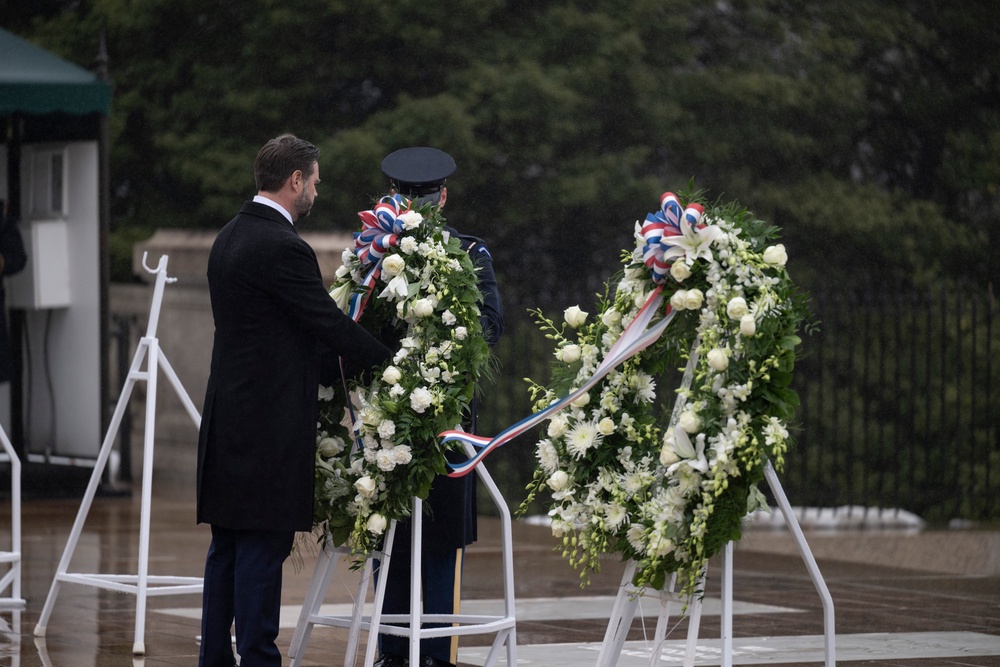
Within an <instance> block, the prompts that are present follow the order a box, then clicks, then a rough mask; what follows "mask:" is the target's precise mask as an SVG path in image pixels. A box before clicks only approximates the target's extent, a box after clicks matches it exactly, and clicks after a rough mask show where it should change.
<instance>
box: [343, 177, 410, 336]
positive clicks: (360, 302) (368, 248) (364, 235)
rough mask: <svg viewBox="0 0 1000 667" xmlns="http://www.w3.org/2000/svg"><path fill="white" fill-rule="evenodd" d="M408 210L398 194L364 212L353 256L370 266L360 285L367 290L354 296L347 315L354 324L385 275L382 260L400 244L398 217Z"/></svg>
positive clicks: (406, 202)
mask: <svg viewBox="0 0 1000 667" xmlns="http://www.w3.org/2000/svg"><path fill="white" fill-rule="evenodd" d="M407 210H409V201H407V200H406V199H404V198H403V197H402V196H400V195H399V194H395V195H392V196H386V197H382V199H380V200H379V202H378V203H377V204H376V205H375V207H374V208H372V209H371V210H370V211H361V212H359V213H358V217H359V218H361V231H360V232H355V233H354V254H355V255H357V257H358V259H359V260H360V261H361V263H362V264H364V265H366V266H367V265H369V264H370V265H371V268H370V269H369V270H368V273H367V274H366V275H365V279H364V280H363V281H361V286H362V287H364V288H365V289H364V290H362V291H360V292H355V293H354V294H352V295H351V299H350V302H349V303H348V308H347V314H348V315H350V316H351V319H353V320H354V321H355V322H357V321H358V319H359V318H360V317H361V313H362V312H363V311H364V308H365V304H367V303H368V297H369V295H370V294H371V291H372V288H373V287H374V285H375V281H376V280H378V277H379V276H380V275H381V274H382V258H383V257H385V253H386V252H388V250H389V248H394V247H396V246H398V245H399V241H400V239H402V237H403V223H402V222H400V220H399V216H400V215H402V214H403V213H405V212H406V211H407Z"/></svg>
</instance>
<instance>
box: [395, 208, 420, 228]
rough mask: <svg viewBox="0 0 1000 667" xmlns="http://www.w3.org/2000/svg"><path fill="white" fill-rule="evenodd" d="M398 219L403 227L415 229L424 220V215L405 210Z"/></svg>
mask: <svg viewBox="0 0 1000 667" xmlns="http://www.w3.org/2000/svg"><path fill="white" fill-rule="evenodd" d="M399 221H400V222H401V223H403V229H416V228H417V227H419V226H420V223H421V222H423V221H424V216H422V215H420V214H419V213H417V212H416V211H407V212H406V213H403V214H402V215H400V216H399Z"/></svg>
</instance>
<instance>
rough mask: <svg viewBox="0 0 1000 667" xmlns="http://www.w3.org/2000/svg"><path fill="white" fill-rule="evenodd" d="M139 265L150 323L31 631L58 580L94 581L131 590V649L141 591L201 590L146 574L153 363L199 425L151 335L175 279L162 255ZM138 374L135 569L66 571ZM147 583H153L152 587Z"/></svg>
mask: <svg viewBox="0 0 1000 667" xmlns="http://www.w3.org/2000/svg"><path fill="white" fill-rule="evenodd" d="M142 265H143V267H144V268H145V269H146V271H148V272H149V273H153V274H156V286H155V288H154V290H153V304H152V307H151V308H150V312H149V324H148V325H147V327H146V335H145V336H143V338H142V339H141V340H140V341H139V345H138V348H137V349H136V352H135V358H134V359H133V360H132V367H131V368H130V369H129V373H128V379H127V380H126V382H125V386H124V388H123V389H122V393H121V397H120V398H119V399H118V405H117V407H116V408H115V412H114V416H113V417H112V418H111V425H110V426H109V428H108V432H107V435H106V436H105V437H104V443H103V444H102V445H101V451H100V453H99V454H98V456H97V462H96V463H95V465H94V472H93V474H92V475H91V476H90V483H89V485H88V486H87V490H86V492H85V493H84V496H83V502H82V503H81V504H80V510H79V512H78V513H77V515H76V521H75V522H74V524H73V529H72V531H70V535H69V541H68V542H67V544H66V550H65V551H64V552H63V555H62V559H61V560H60V561H59V566H58V568H57V569H56V574H55V578H54V579H53V580H52V587H51V588H50V589H49V596H48V597H47V598H46V599H45V606H44V608H43V609H42V614H41V616H39V618H38V624H37V625H36V626H35V636H37V637H44V636H45V629H46V626H47V624H48V621H49V617H50V616H51V615H52V609H53V607H54V606H55V602H56V597H57V596H58V595H59V585H60V584H61V583H62V582H67V583H73V584H80V585H84V586H94V587H96V588H103V589H106V590H112V591H118V592H120V593H132V594H134V595H135V596H136V610H135V643H134V644H133V645H132V653H134V654H136V655H143V654H145V653H146V645H145V643H144V641H143V640H144V634H145V624H146V596H147V595H181V594H186V593H187V594H191V593H200V592H201V589H202V578H201V577H171V576H152V575H150V574H149V520H150V503H151V499H152V481H153V434H154V425H155V423H156V379H157V369H158V368H160V367H162V369H163V372H164V373H166V375H167V379H169V380H170V383H171V384H172V385H173V387H174V389H175V390H176V391H177V394H178V396H179V397H180V399H181V401H182V402H183V403H184V407H185V408H186V409H187V411H188V414H189V415H190V416H191V419H192V420H194V423H195V426H196V427H199V428H200V426H201V415H200V414H199V413H198V410H197V409H196V408H195V406H194V403H192V402H191V399H190V398H189V397H188V394H187V392H186V391H184V387H183V386H182V385H181V382H180V380H179V379H178V378H177V374H176V373H174V369H173V368H172V367H171V366H170V362H169V361H167V358H166V356H165V355H163V354H162V353H161V352H160V345H159V341H158V340H157V338H156V327H157V324H158V322H159V318H160V306H161V305H162V302H163V287H164V285H165V284H166V283H172V282H176V280H177V279H176V278H168V277H167V257H166V255H163V256H161V257H160V262H159V264H158V265H157V267H156V269H151V268H149V266H148V265H147V264H146V254H145V253H144V254H143V256H142ZM147 356H148V361H147V364H146V370H145V371H143V370H141V369H142V362H143V359H145V358H146V357H147ZM140 380H145V381H146V430H145V439H144V442H143V461H142V510H141V512H142V513H141V522H140V526H139V563H138V574H136V575H128V574H81V573H74V572H67V570H68V568H69V564H70V561H71V560H72V558H73V552H74V551H75V549H76V544H77V541H78V540H79V539H80V533H81V532H82V531H83V525H84V522H85V521H86V519H87V513H88V512H89V511H90V505H91V503H92V502H93V500H94V495H95V493H96V492H97V487H98V486H99V485H100V482H101V475H102V473H103V472H104V467H105V466H106V465H107V462H108V457H109V455H110V454H111V449H112V446H113V444H114V440H115V435H116V434H117V433H118V428H119V427H120V426H121V421H122V415H123V414H124V412H125V408H126V406H127V405H128V401H129V398H130V397H131V395H132V389H133V388H134V387H135V383H136V382H138V381H140ZM150 584H152V585H153V586H152V587H151V586H150Z"/></svg>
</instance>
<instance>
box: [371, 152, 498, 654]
mask: <svg viewBox="0 0 1000 667" xmlns="http://www.w3.org/2000/svg"><path fill="white" fill-rule="evenodd" d="M455 167H456V165H455V160H454V159H453V158H452V157H451V156H450V155H448V154H447V153H445V152H444V151H441V150H438V149H436V148H430V147H423V146H419V147H412V148H402V149H400V150H397V151H395V152H393V153H390V154H389V155H387V156H386V157H385V159H384V160H383V161H382V172H383V173H384V174H385V175H386V176H387V177H388V178H389V181H390V183H391V188H392V191H393V192H394V193H395V192H398V193H399V194H401V195H403V196H404V197H407V198H409V199H411V200H413V205H414V206H416V207H419V206H423V205H426V204H428V203H433V204H435V205H436V206H438V207H439V208H441V207H443V206H444V204H445V201H447V198H448V190H447V188H446V187H445V181H446V180H447V178H448V177H449V176H451V175H452V174H453V173H454V171H455ZM447 229H448V230H449V231H450V233H451V235H452V236H453V237H456V238H458V239H459V241H460V242H461V244H462V249H463V250H465V251H466V252H467V253H469V258H470V259H472V263H473V264H474V265H475V267H476V278H477V283H478V286H479V291H480V292H481V294H482V301H481V302H480V304H479V308H480V312H481V322H482V326H483V337H484V338H485V339H486V342H487V343H488V344H489V345H490V347H493V346H494V345H496V344H497V342H498V341H499V340H500V336H501V334H503V305H502V302H501V299H500V292H499V290H498V288H497V279H496V275H495V274H494V272H493V258H492V257H491V256H490V253H489V250H487V248H486V243H485V242H484V241H483V240H482V239H480V238H477V237H475V236H469V235H467V234H461V233H459V232H458V231H457V230H455V229H454V228H452V227H447ZM475 420H476V405H475V401H473V405H472V410H471V414H470V415H469V419H468V420H467V422H466V424H465V425H464V426H465V429H466V430H468V431H469V432H472V433H475ZM458 460H463V459H462V458H461V457H460V458H459V459H458ZM424 507H425V508H427V509H428V510H429V513H428V514H426V515H425V516H424V517H422V526H423V531H422V534H421V538H422V539H421V563H422V565H423V572H422V577H421V591H422V593H423V611H424V613H425V614H454V613H458V608H457V601H458V600H459V598H460V591H461V585H462V562H463V559H464V555H465V547H466V546H468V545H469V544H472V543H473V542H475V540H476V489H475V473H470V474H468V475H466V476H464V477H458V478H451V477H445V476H438V477H436V478H434V481H433V483H432V484H431V490H430V494H429V495H428V496H427V500H426V501H425V503H424ZM410 542H411V531H410V522H409V521H400V522H397V524H396V535H395V538H394V539H393V546H392V560H391V564H390V566H389V571H388V573H387V575H386V576H387V578H386V589H385V598H384V600H383V604H382V613H383V614H406V613H409V610H410V575H411V572H410V570H411V568H410V561H411V557H412V555H411V552H410ZM456 639H457V638H456V637H436V638H433V639H424V640H423V641H421V643H420V667H448V666H449V665H454V664H455V663H456V662H457V652H458V642H457V641H455V640H456ZM379 645H380V647H381V655H380V657H379V660H378V661H377V662H376V663H375V667H405V666H406V665H407V664H408V663H409V659H408V658H407V657H406V656H408V655H409V645H408V639H407V638H405V637H399V636H396V635H391V634H382V635H380V636H379Z"/></svg>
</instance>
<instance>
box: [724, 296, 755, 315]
mask: <svg viewBox="0 0 1000 667" xmlns="http://www.w3.org/2000/svg"><path fill="white" fill-rule="evenodd" d="M748 312H750V309H749V308H747V300H746V299H744V298H743V297H741V296H734V297H733V298H732V299H730V300H729V303H728V304H727V305H726V314H727V315H729V317H731V318H732V319H734V320H738V319H740V318H742V317H743V316H744V315H746V314H747V313H748Z"/></svg>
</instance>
